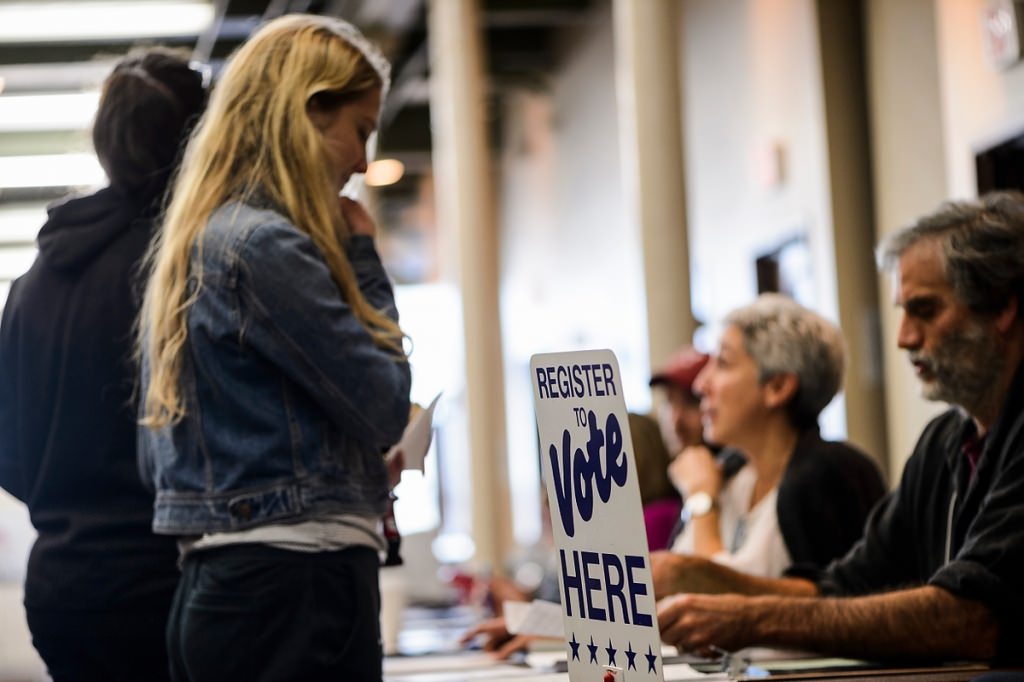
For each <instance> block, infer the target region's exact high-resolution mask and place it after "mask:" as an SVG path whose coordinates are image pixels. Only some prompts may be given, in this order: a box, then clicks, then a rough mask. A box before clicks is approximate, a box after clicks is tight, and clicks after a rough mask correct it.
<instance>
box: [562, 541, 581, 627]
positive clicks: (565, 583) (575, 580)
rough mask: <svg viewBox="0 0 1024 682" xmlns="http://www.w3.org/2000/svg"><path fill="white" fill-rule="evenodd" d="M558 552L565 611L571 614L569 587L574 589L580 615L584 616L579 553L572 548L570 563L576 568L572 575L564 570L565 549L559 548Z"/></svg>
mask: <svg viewBox="0 0 1024 682" xmlns="http://www.w3.org/2000/svg"><path fill="white" fill-rule="evenodd" d="M558 553H559V554H560V555H561V560H562V588H563V591H564V592H565V613H566V615H569V616H571V615H572V599H570V596H571V595H570V592H569V588H570V587H571V588H573V589H575V590H576V596H577V599H578V600H579V605H580V617H586V614H585V612H584V610H583V608H584V607H583V582H582V581H581V580H580V555H579V553H578V552H577V551H576V550H573V552H572V563H573V567H574V568H575V569H576V573H575V574H574V575H569V571H568V570H566V569H567V567H566V565H565V550H564V549H560V550H558Z"/></svg>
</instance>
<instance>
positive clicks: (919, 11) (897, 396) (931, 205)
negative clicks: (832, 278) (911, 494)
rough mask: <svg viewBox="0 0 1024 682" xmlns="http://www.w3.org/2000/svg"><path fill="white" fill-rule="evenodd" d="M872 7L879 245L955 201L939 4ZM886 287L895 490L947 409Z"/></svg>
mask: <svg viewBox="0 0 1024 682" xmlns="http://www.w3.org/2000/svg"><path fill="white" fill-rule="evenodd" d="M865 7H866V16H867V21H866V38H867V40H866V45H867V51H868V52H867V57H868V58H867V68H868V79H867V82H868V85H869V90H868V101H869V105H870V112H871V153H872V161H873V163H872V166H873V180H874V184H873V189H874V196H875V215H874V218H875V228H876V233H875V237H876V238H878V239H880V238H881V237H882V236H884V235H886V234H888V233H889V232H892V231H894V230H896V229H898V228H900V227H903V226H904V225H909V224H910V223H912V222H913V221H914V220H915V219H917V218H918V217H919V216H921V215H923V214H925V213H930V212H931V211H933V210H935V208H936V207H938V205H939V203H940V202H942V201H943V200H945V199H947V198H948V197H949V184H948V180H947V176H946V169H947V167H948V163H947V157H946V154H947V148H946V139H945V133H944V130H943V122H942V120H943V111H944V106H943V94H942V86H941V81H940V75H939V68H940V67H939V59H940V50H939V42H938V32H937V16H936V3H935V0H901V1H900V2H891V1H889V0H868V1H867V2H866V3H865ZM978 30H979V31H980V28H979V29H978ZM908 83H913V87H908ZM880 281H881V282H882V286H880V287H879V298H880V305H881V308H882V311H883V314H882V348H883V357H884V367H885V384H886V385H885V392H886V400H885V408H886V413H887V419H888V439H887V440H888V445H889V472H890V483H895V482H896V481H897V480H898V476H899V474H900V473H901V472H902V471H903V464H904V463H905V462H906V460H907V458H908V457H909V456H910V452H911V450H912V449H913V447H914V443H915V442H916V441H917V438H918V436H920V434H921V429H922V427H923V426H924V424H925V423H927V421H928V419H929V418H931V417H932V416H934V415H935V414H936V413H937V412H940V411H942V410H943V409H945V406H944V405H943V404H942V403H937V402H928V401H925V400H924V399H922V398H921V388H920V382H919V381H918V380H917V378H916V377H915V376H914V373H913V370H912V369H911V366H910V363H909V362H907V358H906V354H905V353H904V352H903V351H901V350H899V348H897V347H896V332H897V329H898V326H899V314H898V311H897V309H896V308H894V307H893V305H892V298H891V293H892V288H891V286H890V284H891V283H890V282H889V281H887V280H886V279H881V280H880Z"/></svg>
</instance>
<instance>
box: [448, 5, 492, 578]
mask: <svg viewBox="0 0 1024 682" xmlns="http://www.w3.org/2000/svg"><path fill="white" fill-rule="evenodd" d="M428 31H429V36H430V73H431V88H430V115H431V128H432V136H433V159H434V180H435V183H434V185H435V197H436V201H437V221H438V225H439V228H440V230H441V231H442V232H443V233H445V234H446V235H447V238H446V239H445V240H444V241H445V242H446V243H447V244H448V246H450V247H453V249H454V252H455V253H457V264H456V270H457V278H458V283H459V289H460V291H461V295H462V314H463V324H464V335H465V348H466V408H467V411H468V421H469V453H470V454H469V468H470V470H469V471H468V472H466V473H467V479H468V480H467V485H469V486H470V487H471V488H472V494H473V503H472V510H473V526H472V536H473V541H474V543H475V544H476V554H475V557H474V560H475V562H476V563H477V564H478V565H479V566H491V567H495V568H500V565H501V559H502V557H503V556H504V554H505V551H506V550H507V549H508V548H509V547H510V546H511V543H512V527H511V522H510V519H511V515H510V513H509V512H510V510H509V496H508V466H507V463H506V439H505V397H504V391H505V389H504V387H505V382H504V378H503V375H502V348H501V321H500V315H499V310H500V308H499V305H498V291H499V287H498V284H499V274H498V270H499V259H498V247H499V240H498V224H497V220H496V211H495V210H494V205H493V200H492V196H493V178H492V173H491V159H490V145H489V143H488V139H487V129H486V80H485V71H484V65H483V50H482V45H481V33H482V31H481V27H480V9H479V3H478V2H477V0H431V2H430V5H429V16H428ZM453 333H454V330H453Z"/></svg>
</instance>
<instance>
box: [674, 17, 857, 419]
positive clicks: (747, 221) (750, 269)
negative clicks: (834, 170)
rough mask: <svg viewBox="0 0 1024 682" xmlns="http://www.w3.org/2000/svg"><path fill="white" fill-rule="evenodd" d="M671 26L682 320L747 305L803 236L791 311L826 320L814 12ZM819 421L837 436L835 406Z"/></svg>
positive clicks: (830, 289) (824, 192) (831, 301)
mask: <svg viewBox="0 0 1024 682" xmlns="http://www.w3.org/2000/svg"><path fill="white" fill-rule="evenodd" d="M680 20H681V22H682V25H681V32H680V35H681V36H682V39H681V41H680V42H681V59H682V73H683V106H684V115H683V118H684V125H685V133H684V140H685V145H684V146H685V149H686V159H685V161H686V179H687V202H688V205H689V223H690V240H691V241H690V245H691V264H692V270H691V272H692V280H693V298H694V313H695V314H696V315H697V317H698V319H701V320H702V321H704V322H709V323H713V322H715V321H717V320H720V319H721V318H722V317H723V316H724V315H725V314H726V313H728V312H729V311H730V310H731V309H733V308H735V307H737V306H739V305H743V304H746V303H749V302H750V301H751V300H752V299H753V297H754V296H756V294H757V281H756V272H755V269H754V261H755V259H756V257H757V256H760V255H762V254H763V253H765V252H767V251H770V250H772V249H774V248H775V247H777V246H778V245H779V244H780V243H781V242H783V241H785V240H786V239H788V238H790V237H792V236H794V235H796V234H798V233H801V232H803V233H806V235H807V237H808V242H809V247H810V252H811V256H812V259H811V260H812V269H813V271H812V273H811V274H810V277H811V280H810V282H811V286H810V287H808V289H809V292H808V293H809V296H808V297H807V298H805V299H804V300H803V302H804V303H805V304H807V305H809V306H811V307H813V308H815V309H816V310H818V311H820V312H821V313H822V314H824V315H825V316H827V317H829V318H830V319H833V320H836V319H837V317H838V315H837V299H836V284H835V278H836V276H835V265H834V258H835V257H834V254H833V244H832V237H831V234H832V233H831V230H832V216H831V212H830V211H831V209H830V201H829V190H828V182H827V178H828V165H827V162H826V161H827V159H826V154H827V149H826V143H825V123H824V111H823V99H822V91H821V83H822V76H821V59H820V52H819V46H818V36H817V29H816V23H815V22H816V14H815V7H814V4H813V3H812V2H811V1H810V0H686V2H684V3H683V5H682V8H681V16H680ZM776 149H777V150H781V152H780V153H781V160H782V163H781V166H777V165H776V166H773V165H772V161H773V157H772V155H773V153H775V151H774V150H776ZM776 158H778V157H776ZM773 172H778V173H781V175H779V176H778V177H777V178H776V179H775V180H774V181H773V180H772V179H771V175H772V173H773ZM844 333H846V334H847V335H848V336H849V335H850V334H851V333H857V332H856V331H851V330H844ZM710 336H711V337H712V338H711V340H713V337H714V334H711V335H710ZM822 422H823V424H822V429H823V431H824V432H825V433H826V435H829V436H832V437H843V436H844V435H845V422H844V420H843V414H842V408H841V404H840V403H839V401H837V402H834V403H833V405H832V406H831V407H830V408H829V410H828V411H827V413H826V414H825V415H823V418H822Z"/></svg>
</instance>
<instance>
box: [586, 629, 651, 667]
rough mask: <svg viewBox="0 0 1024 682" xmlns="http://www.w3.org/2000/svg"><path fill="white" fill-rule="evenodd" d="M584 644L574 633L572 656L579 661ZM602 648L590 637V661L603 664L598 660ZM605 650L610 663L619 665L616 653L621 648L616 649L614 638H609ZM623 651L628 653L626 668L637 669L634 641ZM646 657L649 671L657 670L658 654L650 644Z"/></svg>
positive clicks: (588, 647)
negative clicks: (616, 660) (598, 653)
mask: <svg viewBox="0 0 1024 682" xmlns="http://www.w3.org/2000/svg"><path fill="white" fill-rule="evenodd" d="M582 644H583V643H582V642H578V641H576V633H575V632H574V633H572V639H570V640H569V646H570V647H572V657H573V659H574V660H577V661H579V660H581V659H580V646H581V645H582ZM600 648H601V647H600V646H599V645H597V644H594V637H593V636H591V637H590V644H588V645H587V649H588V650H589V651H590V661H589V662H590V663H596V664H597V665H602V663H601V662H600V661H598V660H597V650H598V649H600ZM604 650H605V651H606V652H607V654H608V665H614V666H618V663H616V662H615V654H617V653H618V652H619V650H618V649H616V648H615V646H614V645H613V644H612V640H610V639H609V640H608V646H606V647H604ZM623 653H625V654H626V659H627V660H626V669H627V670H629V669H633V670H636V655H637V654H638V653H639V652H637V651H633V643H632V642H630V643H629V645H628V647H627V648H626V650H625V651H624V652H623ZM644 658H646V659H647V672H648V673H654V672H657V666H656V665H655V663H656V661H657V660H658V655H657V654H655V653H654V651H652V650H651V647H650V645H648V647H647V653H646V654H644Z"/></svg>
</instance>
